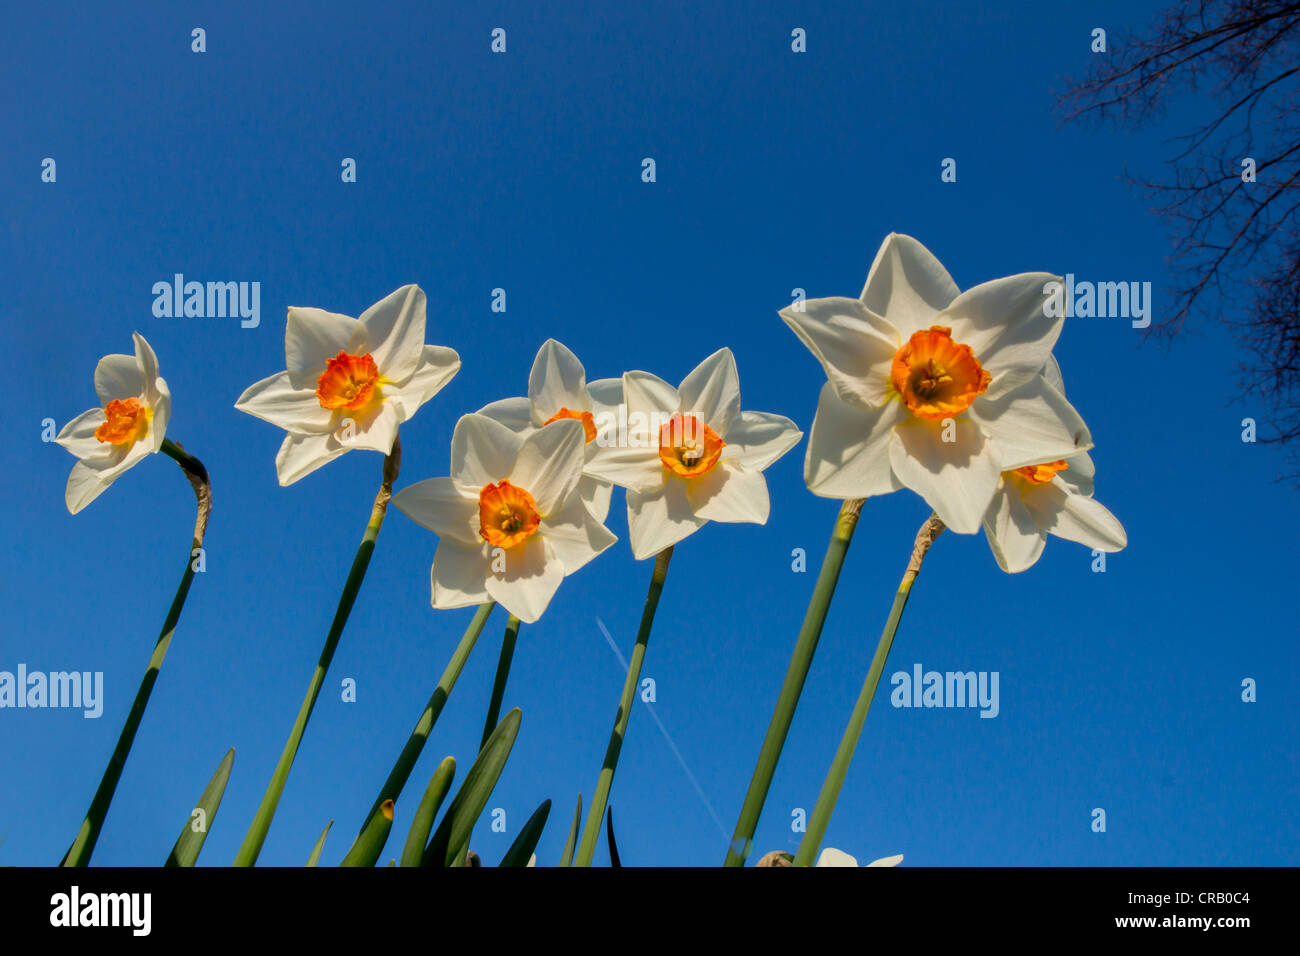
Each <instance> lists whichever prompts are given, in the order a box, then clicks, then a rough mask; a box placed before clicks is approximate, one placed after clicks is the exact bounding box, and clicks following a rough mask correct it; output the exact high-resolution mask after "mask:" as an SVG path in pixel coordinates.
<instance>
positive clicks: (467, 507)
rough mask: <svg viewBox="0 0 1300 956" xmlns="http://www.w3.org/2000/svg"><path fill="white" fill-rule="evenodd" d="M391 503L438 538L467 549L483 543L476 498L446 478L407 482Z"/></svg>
mask: <svg viewBox="0 0 1300 956" xmlns="http://www.w3.org/2000/svg"><path fill="white" fill-rule="evenodd" d="M393 504H394V505H396V506H397V507H398V508H399V509H401V511H402V513H403V514H405V515H406V516H407V517H408V518H410V519H411V520H412V521H414V522H415V523H416V524H418V525H421V526H422V527H425V528H428V529H429V530H430V531H432V532H433V533H434V534H436V535H438V537H440V538H451V539H453V540H455V541H457V542H459V543H460V544H463V545H465V546H466V547H469V548H476V547H478V546H480V545H481V544H482V543H483V537H482V535H480V534H479V524H480V523H479V509H478V498H476V497H474V496H473V495H470V494H467V493H466V492H465V490H464V489H463V488H461V487H459V486H458V485H457V484H456V483H455V482H454V481H452V480H451V479H450V478H427V479H425V480H424V481H417V482H416V483H415V484H413V485H407V486H406V487H405V488H403V489H402V490H401V491H399V492H398V493H397V494H395V495H393Z"/></svg>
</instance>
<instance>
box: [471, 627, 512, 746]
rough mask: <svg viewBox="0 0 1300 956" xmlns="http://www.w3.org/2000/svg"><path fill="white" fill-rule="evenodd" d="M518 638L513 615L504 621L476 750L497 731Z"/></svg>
mask: <svg viewBox="0 0 1300 956" xmlns="http://www.w3.org/2000/svg"><path fill="white" fill-rule="evenodd" d="M518 637H519V618H517V617H515V616H514V615H513V614H511V615H510V618H509V620H507V621H506V633H505V637H503V638H502V640H501V657H500V659H499V660H498V661H497V676H496V680H495V681H494V682H493V684H492V699H491V700H490V701H489V702H488V712H487V720H486V721H484V723H483V737H482V739H481V740H479V743H478V749H479V750H482V749H483V748H484V747H485V746H486V745H487V742H488V738H489V737H491V736H492V731H494V730H496V729H497V718H498V717H499V716H500V714H501V699H502V698H503V697H505V694H506V680H507V679H508V678H509V677H510V662H511V661H512V660H513V659H514V656H515V641H516V640H517V639H518Z"/></svg>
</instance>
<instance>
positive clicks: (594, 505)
mask: <svg viewBox="0 0 1300 956" xmlns="http://www.w3.org/2000/svg"><path fill="white" fill-rule="evenodd" d="M613 492H614V486H613V485H612V484H610V483H609V482H608V481H601V480H600V479H599V478H593V477H591V476H590V475H583V476H582V480H581V481H580V482H578V496H579V497H581V498H582V503H583V504H584V505H586V506H587V510H588V511H589V512H590V513H591V516H592V517H593V518H595V519H596V520H597V521H601V522H603V521H604V520H605V519H606V518H607V517H609V499H610V497H611V496H612V495H613Z"/></svg>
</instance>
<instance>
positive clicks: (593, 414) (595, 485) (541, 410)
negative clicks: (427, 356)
mask: <svg viewBox="0 0 1300 956" xmlns="http://www.w3.org/2000/svg"><path fill="white" fill-rule="evenodd" d="M622 401H623V382H622V380H620V379H617V378H604V379H599V380H597V381H595V382H591V383H590V384H588V382H587V371H586V369H584V368H583V367H582V363H581V362H579V361H578V357H577V356H576V355H574V354H573V352H571V351H570V350H569V349H568V348H567V347H566V346H565V345H563V344H562V343H560V342H557V341H556V340H555V339H547V340H546V341H545V342H543V343H542V347H541V348H540V349H538V350H537V357H536V358H535V359H534V360H533V369H532V372H530V373H529V375H528V395H527V396H526V397H525V396H519V397H518V398H503V399H501V400H500V401H496V402H492V403H491V404H490V405H485V406H483V407H482V408H480V409H479V410H478V414H480V415H486V416H487V417H488V418H492V419H495V420H496V421H498V422H500V423H501V424H502V425H505V426H506V427H507V428H509V429H510V430H511V431H513V432H516V433H518V434H520V435H523V436H525V437H527V436H528V435H531V434H532V433H533V432H535V431H537V430H538V429H539V428H545V427H546V426H547V425H549V424H551V423H552V422H557V421H563V420H564V419H568V418H572V419H576V420H578V421H580V422H582V427H583V429H584V430H585V432H586V438H587V446H586V448H587V451H586V458H587V459H588V460H590V459H591V458H592V457H594V456H595V454H596V452H597V451H598V450H599V447H600V446H599V445H596V444H595V442H596V441H597V440H598V438H599V437H600V431H601V430H602V429H603V430H604V431H605V432H608V431H609V429H611V428H613V427H615V423H616V417H615V416H616V414H617V410H618V406H619V405H620V404H621V403H622ZM597 420H599V421H600V422H601V429H598V428H597V425H596V422H597ZM612 490H613V485H611V484H610V483H609V482H608V481H602V480H600V479H599V478H594V477H592V476H591V475H583V476H582V481H580V482H579V483H578V492H579V494H581V495H582V500H583V501H584V502H585V503H586V505H587V509H588V510H589V511H590V512H591V513H592V515H593V516H594V517H595V519H596V520H597V521H604V520H605V518H606V517H607V516H608V515H609V498H610V492H611V491H612Z"/></svg>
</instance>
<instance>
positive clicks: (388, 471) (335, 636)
mask: <svg viewBox="0 0 1300 956" xmlns="http://www.w3.org/2000/svg"><path fill="white" fill-rule="evenodd" d="M401 464H402V442H401V439H400V438H394V439H393V450H392V451H390V452H389V453H388V457H387V458H385V459H384V478H383V483H382V484H381V485H380V487H379V494H377V495H376V496H375V504H374V507H373V508H371V510H370V521H369V522H368V523H367V524H366V533H365V535H364V536H363V537H362V538H361V545H360V546H359V547H358V548H357V554H356V557H355V558H353V559H352V570H351V571H350V572H348V579H347V581H346V582H345V583H344V585H343V593H342V594H341V595H340V596H339V604H338V609H337V610H336V611H335V612H334V621H333V623H332V624H331V625H330V630H329V634H328V635H327V636H326V638H325V646H324V647H323V648H322V649H321V652H320V658H319V659H318V660H317V662H316V670H315V672H314V673H313V674H312V677H311V683H310V684H309V685H308V686H307V696H306V697H304V698H303V701H302V706H301V707H300V708H299V710H298V719H297V720H295V721H294V722H293V729H292V730H291V731H289V739H288V740H287V741H286V742H285V745H284V751H283V752H282V753H281V754H280V760H279V762H278V763H276V765H275V772H274V773H272V774H271V782H270V783H269V784H268V785H267V788H266V794H265V795H264V796H263V797H262V802H261V804H259V805H258V808H257V814H256V815H255V816H254V817H253V822H252V824H251V825H250V826H249V828H248V833H246V834H245V835H244V842H243V843H242V844H241V845H240V847H239V852H238V853H237V854H236V856H235V862H234V865H235V866H252V865H253V864H255V863H256V862H257V857H258V854H260V853H261V852H262V844H263V843H264V842H266V834H267V831H268V830H270V829H271V820H272V818H274V816H275V810H276V807H277V806H278V805H279V803H280V795H281V794H282V793H283V792H284V785H285V782H286V781H288V779H289V771H290V769H292V767H293V760H294V757H296V756H297V754H298V745H299V743H301V742H302V735H303V733H304V732H305V731H306V729H307V721H308V720H310V719H311V712H312V709H313V708H314V707H315V706H316V698H317V697H318V696H319V695H320V689H321V685H322V684H323V683H324V682H325V672H326V671H328V670H329V666H330V661H331V660H333V658H334V649H335V648H336V647H337V646H338V643H339V638H340V637H341V636H342V635H343V628H344V626H345V625H346V624H347V623H348V615H350V614H351V613H352V604H353V602H355V601H356V599H357V592H358V591H360V590H361V582H362V581H363V580H365V577H366V568H367V567H368V566H369V565H370V555H371V553H372V552H373V551H374V550H375V539H376V538H378V537H379V529H380V528H381V527H382V526H383V523H384V514H385V513H386V512H387V511H388V499H389V498H391V497H392V494H393V482H394V481H396V480H397V474H398V471H399V470H400V469H401Z"/></svg>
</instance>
